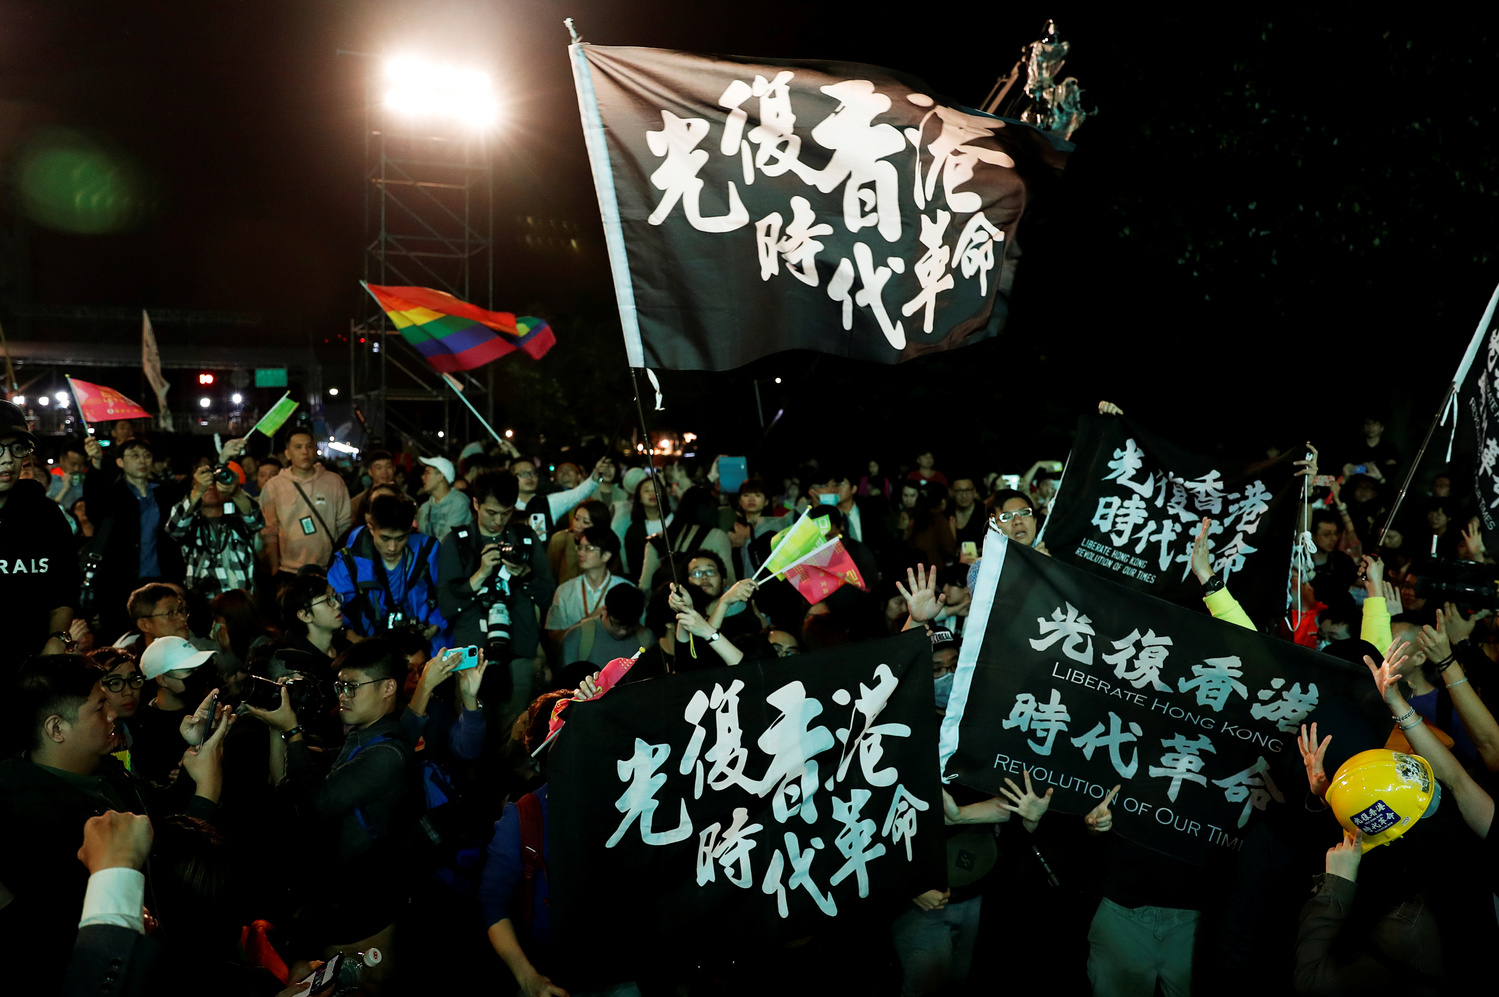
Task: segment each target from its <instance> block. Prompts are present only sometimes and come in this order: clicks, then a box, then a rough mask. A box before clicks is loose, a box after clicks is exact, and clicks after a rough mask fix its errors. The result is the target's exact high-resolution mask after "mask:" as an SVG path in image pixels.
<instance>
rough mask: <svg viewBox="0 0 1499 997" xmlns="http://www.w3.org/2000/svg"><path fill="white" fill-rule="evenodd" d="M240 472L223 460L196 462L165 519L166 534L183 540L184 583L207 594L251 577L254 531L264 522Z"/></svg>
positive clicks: (242, 585) (240, 586)
mask: <svg viewBox="0 0 1499 997" xmlns="http://www.w3.org/2000/svg"><path fill="white" fill-rule="evenodd" d="M236 443H237V444H239V446H240V447H243V446H244V441H243V440H231V441H230V444H229V446H233V445H234V444H236ZM229 446H226V447H225V449H226V451H227V450H228V449H229ZM241 473H242V472H240V471H239V470H238V469H237V468H235V467H233V466H230V465H227V464H219V465H217V466H209V465H207V464H205V465H203V466H202V467H199V468H198V469H197V470H196V471H194V472H193V487H192V491H191V492H189V493H188V495H187V497H186V498H184V499H183V500H182V501H181V502H178V503H177V504H176V505H174V506H173V507H172V511H171V514H170V516H169V517H168V519H167V534H168V535H169V536H170V537H171V538H172V539H173V540H176V541H177V542H178V543H179V544H181V545H182V554H183V558H184V560H186V562H187V575H186V583H187V587H188V588H190V589H192V590H193V591H194V592H197V593H198V594H199V595H201V596H203V597H204V598H205V599H212V598H214V597H215V596H217V595H219V594H220V593H223V592H228V591H230V590H231V589H246V590H248V589H249V588H250V587H251V584H252V582H253V579H254V575H255V536H256V534H258V533H259V532H260V531H261V530H262V529H263V528H264V527H265V517H264V516H262V515H261V513H260V507H259V506H257V505H256V504H255V503H254V502H252V501H250V497H249V496H248V495H246V494H245V490H244V487H243V483H242V481H241Z"/></svg>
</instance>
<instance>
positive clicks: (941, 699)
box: [932, 672, 954, 713]
mask: <svg viewBox="0 0 1499 997" xmlns="http://www.w3.org/2000/svg"><path fill="white" fill-rule="evenodd" d="M953 674H954V673H953V672H948V673H947V674H946V675H944V676H942V677H941V678H939V679H938V680H937V681H936V682H934V683H932V684H933V685H935V686H936V687H937V709H939V710H941V711H942V712H943V713H946V712H947V700H948V698H949V697H950V696H951V695H952V677H953Z"/></svg>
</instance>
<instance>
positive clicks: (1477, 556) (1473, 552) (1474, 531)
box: [1463, 516, 1485, 561]
mask: <svg viewBox="0 0 1499 997" xmlns="http://www.w3.org/2000/svg"><path fill="white" fill-rule="evenodd" d="M1463 546H1464V547H1466V548H1467V550H1468V560H1470V561H1482V560H1483V555H1484V553H1485V551H1484V546H1483V531H1482V530H1481V529H1479V523H1478V517H1477V516H1474V517H1473V518H1472V519H1470V520H1468V528H1467V529H1466V530H1463Z"/></svg>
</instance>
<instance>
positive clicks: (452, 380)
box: [442, 374, 505, 447]
mask: <svg viewBox="0 0 1499 997" xmlns="http://www.w3.org/2000/svg"><path fill="white" fill-rule="evenodd" d="M442 379H443V381H444V382H446V384H447V386H448V387H450V388H452V389H453V394H455V395H457V396H458V400H459V401H461V402H462V403H463V404H465V405H467V406H468V410H469V411H470V412H472V413H473V414H474V418H475V419H478V420H479V425H481V426H483V427H484V428H485V429H487V430H489V435H490V436H493V437H494V440H495V442H496V443H498V444H499V445H500V446H502V447H503V446H504V445H505V441H504V440H502V439H500V434H499V433H496V432H495V431H494V427H493V426H491V425H490V424H489V423H487V422H485V421H484V417H483V416H482V415H480V414H479V410H478V409H476V408H474V403H473V402H471V401H469V400H468V399H467V398H466V397H464V394H463V385H461V384H459V383H458V379H457V378H456V377H454V376H453V375H452V374H443V375H442Z"/></svg>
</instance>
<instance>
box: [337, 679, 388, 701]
mask: <svg viewBox="0 0 1499 997" xmlns="http://www.w3.org/2000/svg"><path fill="white" fill-rule="evenodd" d="M383 681H385V680H384V679H366V680H365V681H363V682H335V683H333V691H334V692H336V693H338V698H339V699H353V698H354V693H356V692H358V691H359V687H360V686H362V685H374V684H375V683H376V682H383Z"/></svg>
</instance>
